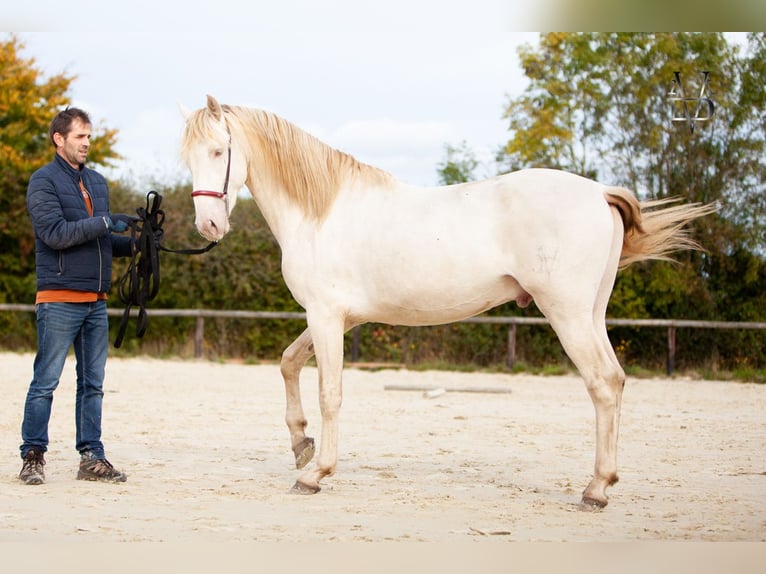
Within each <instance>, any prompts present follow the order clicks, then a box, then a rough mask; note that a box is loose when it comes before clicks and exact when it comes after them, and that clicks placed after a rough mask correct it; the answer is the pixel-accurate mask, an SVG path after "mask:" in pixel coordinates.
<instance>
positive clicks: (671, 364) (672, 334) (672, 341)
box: [667, 326, 676, 376]
mask: <svg viewBox="0 0 766 574" xmlns="http://www.w3.org/2000/svg"><path fill="white" fill-rule="evenodd" d="M675 367H676V328H675V327H673V326H670V327H668V364H667V373H668V376H670V375H672V374H673V370H674V369H675Z"/></svg>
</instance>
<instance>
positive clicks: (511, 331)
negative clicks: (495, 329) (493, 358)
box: [505, 323, 516, 369]
mask: <svg viewBox="0 0 766 574" xmlns="http://www.w3.org/2000/svg"><path fill="white" fill-rule="evenodd" d="M515 365H516V323H511V324H510V325H509V326H508V355H507V356H506V359H505V366H506V367H508V368H509V369H513V367H514V366H515Z"/></svg>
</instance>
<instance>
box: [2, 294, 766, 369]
mask: <svg viewBox="0 0 766 574" xmlns="http://www.w3.org/2000/svg"><path fill="white" fill-rule="evenodd" d="M34 310H35V306H34V305H22V304H12V303H11V304H9V303H0V311H12V312H19V311H22V312H34ZM107 313H108V314H109V315H111V316H122V314H123V313H124V311H123V310H120V309H109V310H108V311H107ZM147 313H148V315H149V316H150V317H194V318H195V319H196V327H195V330H194V355H195V357H198V358H199V357H201V356H202V348H203V342H204V338H205V319H206V318H208V317H210V318H216V319H220V318H224V319H253V320H274V319H288V320H301V321H305V320H306V314H305V313H289V312H279V311H216V310H212V309H151V310H149V311H147ZM459 322H460V323H495V324H501V325H508V352H507V355H506V365H507V367H508V368H509V369H510V368H513V366H514V364H515V363H516V328H517V327H518V326H519V325H547V324H548V320H547V319H545V318H543V317H501V316H488V315H481V316H479V317H471V318H470V319H465V320H463V321H459ZM606 324H607V325H613V326H620V327H659V328H665V329H667V334H668V354H667V363H666V365H667V373H668V375H672V374H673V371H674V369H675V356H676V330H677V329H766V323H760V322H757V323H756V322H749V323H748V322H734V321H693V320H686V319H607V320H606ZM360 328H361V327H356V328H355V329H354V332H353V333H352V350H351V362H358V361H359V355H360V352H359V339H360V335H359V334H360Z"/></svg>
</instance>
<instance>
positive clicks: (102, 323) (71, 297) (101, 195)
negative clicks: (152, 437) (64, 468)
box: [19, 108, 130, 484]
mask: <svg viewBox="0 0 766 574" xmlns="http://www.w3.org/2000/svg"><path fill="white" fill-rule="evenodd" d="M48 135H49V137H50V140H51V142H52V143H53V145H54V147H55V148H56V154H55V156H54V159H53V161H52V162H51V163H49V164H48V165H46V166H44V167H42V168H40V169H39V170H37V171H36V172H35V173H34V174H32V177H31V178H30V180H29V187H28V189H27V208H28V210H29V215H30V218H31V219H32V226H33V228H34V232H35V263H36V271H37V297H36V314H37V354H36V356H35V361H34V374H33V378H32V382H31V383H30V385H29V390H28V392H27V397H26V403H25V405H24V421H23V423H22V426H21V435H22V440H23V443H22V444H21V446H20V450H21V458H22V459H23V466H22V469H21V472H20V474H19V479H20V480H21V481H22V482H24V483H25V484H43V483H44V482H45V473H44V469H43V466H44V465H45V456H44V454H45V452H46V451H47V448H48V422H49V419H50V415H51V405H52V403H53V391H54V390H55V389H56V387H57V386H58V383H59V378H60V377H61V372H62V370H63V368H64V362H65V360H66V357H67V354H68V352H69V349H70V348H71V347H72V345H74V351H75V358H76V374H77V391H76V401H75V431H76V444H75V447H76V449H77V451H78V452H79V453H80V467H79V470H78V472H77V478H78V479H80V480H100V481H106V482H125V480H127V476H126V475H125V473H123V472H120V471H118V470H116V469H115V468H114V467H113V466H112V464H111V463H110V462H109V461H108V460H107V459H106V456H105V454H104V445H103V444H102V442H101V410H102V399H103V395H104V392H103V383H104V371H105V367H106V356H107V350H108V346H109V324H108V320H107V314H106V294H107V291H108V290H109V287H110V284H111V276H112V255H115V256H127V255H130V238H129V237H120V236H116V235H112V232H118V233H119V232H122V231H125V230H126V229H127V228H128V222H129V220H130V217H129V216H127V215H111V216H110V213H109V190H108V188H107V183H106V180H105V179H104V177H103V176H101V175H100V174H99V173H97V172H96V171H93V170H91V169H88V168H86V167H85V160H86V158H87V155H88V149H89V146H90V136H91V121H90V118H89V117H88V114H87V113H86V112H84V111H83V110H80V109H78V108H67V109H66V110H64V111H62V112H60V113H59V114H58V115H56V117H55V118H54V119H53V121H52V122H51V126H50V130H49V134H48Z"/></svg>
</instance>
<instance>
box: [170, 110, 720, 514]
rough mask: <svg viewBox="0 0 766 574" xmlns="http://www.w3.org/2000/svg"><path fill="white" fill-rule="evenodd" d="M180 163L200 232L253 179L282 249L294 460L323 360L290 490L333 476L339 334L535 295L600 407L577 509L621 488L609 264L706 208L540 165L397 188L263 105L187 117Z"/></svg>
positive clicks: (671, 244) (619, 381)
mask: <svg viewBox="0 0 766 574" xmlns="http://www.w3.org/2000/svg"><path fill="white" fill-rule="evenodd" d="M184 113H185V116H186V127H185V131H184V136H183V141H182V156H183V159H184V161H185V162H186V164H187V165H188V167H189V169H190V170H191V173H192V178H193V189H194V191H193V192H192V196H193V198H194V206H195V211H196V221H195V223H196V226H197V229H198V230H199V232H200V234H201V235H203V236H204V237H205V238H207V239H209V240H213V241H218V240H220V239H221V238H223V237H224V235H226V233H227V232H228V231H229V216H230V214H231V212H232V210H233V209H234V205H235V203H236V201H237V193H238V191H239V190H240V189H241V188H242V187H243V186H245V185H246V186H247V189H248V190H249V191H250V193H251V194H252V196H253V197H254V199H255V201H256V203H257V204H258V207H259V209H260V210H261V212H262V213H263V216H264V217H265V219H266V221H267V223H268V225H269V227H270V228H271V231H272V232H273V234H274V236H275V238H276V239H277V241H278V242H279V246H280V247H281V250H282V274H283V276H284V279H285V282H286V284H287V286H288V288H289V289H290V292H291V293H292V295H293V296H294V297H295V299H296V301H297V302H298V303H300V305H301V306H302V307H304V308H305V310H306V320H307V325H308V328H307V329H306V330H305V331H304V332H303V333H302V334H301V335H300V336H299V337H298V338H297V339H296V340H295V341H294V342H293V343H292V344H291V345H290V346H289V347H288V348H287V349H286V350H285V351H284V353H283V355H282V362H281V371H282V375H283V377H284V383H285V390H286V400H287V409H286V423H287V427H288V429H289V431H290V439H291V445H292V450H293V453H294V455H295V461H296V466H297V468H299V469H300V468H303V467H304V466H306V464H308V462H309V461H310V460H311V459H312V458H313V456H314V439H313V438H311V437H307V436H306V433H305V429H306V425H307V421H306V418H305V415H304V412H303V407H302V404H301V398H300V388H299V374H300V371H301V369H302V368H303V365H304V364H305V362H306V361H307V360H308V359H309V358H310V357H311V356H312V355H315V356H316V363H317V367H318V371H319V401H320V407H321V414H322V427H321V443H320V448H319V456H318V460H317V464H316V466H315V467H314V468H313V469H311V470H307V471H304V473H303V474H301V476H300V477H299V478H298V479H297V481H296V483H295V485H294V486H293V490H294V491H295V492H299V493H309V494H311V493H316V492H318V491H319V490H320V484H319V483H320V480H321V479H322V478H324V477H326V476H330V475H332V474H333V473H334V471H335V465H336V462H337V442H338V415H339V411H340V406H341V396H342V391H341V375H342V371H343V334H344V333H345V332H346V331H348V330H349V329H351V328H353V327H355V326H357V325H360V324H363V323H367V322H379V323H386V324H391V325H436V324H443V323H449V322H453V321H458V320H461V319H465V318H467V317H471V316H473V315H476V314H478V313H481V312H483V311H486V310H488V309H490V308H492V307H495V306H496V305H500V304H502V303H505V302H507V301H511V300H514V299H515V300H516V302H517V303H518V304H519V305H521V306H525V305H528V304H529V303H530V302H531V301H532V300H534V301H535V303H536V304H537V307H538V308H539V309H540V311H541V312H542V313H543V314H544V315H545V317H546V318H547V319H548V320H549V321H550V324H551V326H552V327H553V329H554V330H555V332H556V334H557V335H558V338H559V340H560V341H561V344H562V345H563V346H564V349H565V350H566V352H567V354H568V355H569V357H570V358H571V359H572V361H573V363H574V364H575V365H576V367H577V369H578V370H579V372H580V374H581V375H582V377H583V379H584V380H585V385H586V387H587V390H588V393H589V394H590V397H591V399H592V401H593V404H594V406H595V411H596V462H595V470H594V476H593V478H592V480H591V481H590V483H589V484H588V486H587V487H586V488H585V491H584V492H583V495H582V501H581V506H582V507H583V508H588V509H595V508H602V507H604V506H605V505H606V504H607V496H606V488H607V487H608V486H610V485H612V484H614V483H616V482H617V434H618V426H619V419H620V402H621V397H622V389H623V385H624V383H625V373H624V372H623V370H622V368H621V366H620V364H619V362H618V361H617V357H616V356H615V353H614V351H613V349H612V346H611V344H610V342H609V339H608V337H607V330H606V324H605V314H606V308H607V301H608V299H609V296H610V293H611V291H612V288H613V285H614V280H615V275H616V273H617V269H618V267H621V266H626V265H628V264H630V263H632V262H634V261H639V260H642V259H649V258H654V259H663V258H667V255H668V254H669V253H670V252H672V251H675V250H678V249H686V248H698V245H697V244H696V243H695V242H694V241H693V240H691V239H690V238H689V237H688V234H687V233H686V231H685V229H684V226H685V224H686V223H688V222H689V221H691V220H692V219H694V218H696V217H699V216H702V215H705V214H708V213H711V212H712V211H714V210H715V206H713V205H700V204H692V205H683V206H681V205H665V204H666V203H668V202H666V201H654V202H644V203H639V202H638V201H637V200H636V199H635V197H634V196H633V194H632V193H631V192H630V191H628V190H626V189H623V188H619V187H610V186H607V185H603V184H601V183H597V182H595V181H591V180H588V179H585V178H583V177H579V176H576V175H572V174H569V173H565V172H562V171H555V170H548V169H529V170H523V171H518V172H515V173H510V174H507V175H503V176H499V177H495V178H492V179H488V180H485V181H478V182H472V183H465V184H459V185H452V186H447V187H431V188H419V187H413V186H411V185H406V184H404V183H401V182H399V181H397V180H396V179H394V177H393V176H392V175H390V174H388V173H386V172H384V171H382V170H379V169H377V168H374V167H371V166H369V165H365V164H363V163H360V162H359V161H357V160H356V159H354V158H353V157H351V156H349V155H347V154H345V153H342V152H339V151H337V150H335V149H332V148H331V147H329V146H327V145H325V144H323V143H322V142H320V141H318V140H317V139H315V138H314V137H312V136H311V135H309V134H307V133H306V132H304V131H302V130H300V129H299V128H297V127H296V126H294V125H292V124H290V123H289V122H287V121H285V120H283V119H281V118H279V117H278V116H276V115H274V114H272V113H269V112H265V111H262V110H256V109H248V108H244V107H236V106H222V105H220V104H219V103H218V102H217V101H216V100H215V99H214V98H212V97H210V96H208V98H207V106H206V107H205V108H202V109H200V110H196V111H194V112H188V111H185V112H184Z"/></svg>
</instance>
